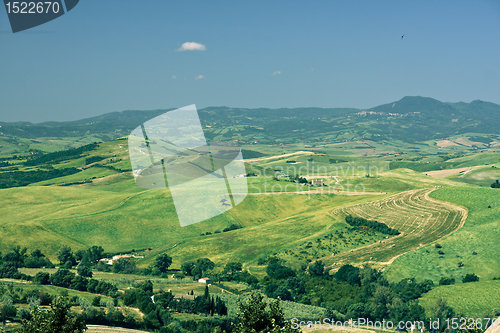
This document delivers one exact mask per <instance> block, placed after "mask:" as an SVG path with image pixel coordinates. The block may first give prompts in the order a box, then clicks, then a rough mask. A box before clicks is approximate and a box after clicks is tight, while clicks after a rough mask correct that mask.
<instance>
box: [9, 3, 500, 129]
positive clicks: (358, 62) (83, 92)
mask: <svg viewBox="0 0 500 333" xmlns="http://www.w3.org/2000/svg"><path fill="white" fill-rule="evenodd" d="M403 34H404V38H403V39H401V35H403ZM187 42H195V43H198V44H200V45H203V46H204V50H186V51H179V49H180V48H181V47H182V45H183V44H184V43H187ZM202 48H203V47H202ZM407 95H420V96H428V97H433V98H436V99H439V100H441V101H447V102H458V101H464V102H470V101H472V100H475V99H481V100H485V101H491V102H494V103H498V104H500V1H497V0H492V1H488V0H484V1H319V0H318V1H307V2H306V1H161V0H148V1H139V0H106V1H98V0H82V1H80V3H79V4H78V5H77V6H76V7H75V8H74V9H73V10H72V11H71V12H69V13H67V14H66V15H63V16H62V17H60V18H58V19H56V20H54V21H51V22H49V23H46V24H44V25H41V26H39V27H36V28H33V29H30V30H27V31H25V32H19V33H16V34H13V33H12V32H11V30H10V26H9V24H8V20H7V15H6V11H5V10H4V9H3V8H0V121H21V120H22V121H31V122H41V121H49V120H54V121H65V120H75V119H82V118H86V117H90V116H95V115H99V114H103V113H107V112H113V111H122V110H149V109H164V108H173V107H182V106H185V105H190V104H196V105H197V107H198V108H203V107H207V106H230V107H247V108H257V107H269V108H280V107H303V106H315V107H356V108H369V107H373V106H377V105H380V104H383V103H389V102H392V101H395V100H399V99H400V98H402V97H403V96H407Z"/></svg>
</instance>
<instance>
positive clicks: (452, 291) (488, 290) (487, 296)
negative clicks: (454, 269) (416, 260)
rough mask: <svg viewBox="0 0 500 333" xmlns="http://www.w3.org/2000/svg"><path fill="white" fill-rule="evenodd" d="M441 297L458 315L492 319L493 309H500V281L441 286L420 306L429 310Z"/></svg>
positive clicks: (427, 295) (421, 300) (425, 297)
mask: <svg viewBox="0 0 500 333" xmlns="http://www.w3.org/2000/svg"><path fill="white" fill-rule="evenodd" d="M459 295H460V296H459ZM465 295H466V296H465ZM439 297H440V298H442V299H446V300H447V302H448V305H450V306H451V307H452V308H453V309H454V310H455V311H456V312H457V313H458V314H462V315H464V316H466V317H474V318H481V317H483V318H484V317H487V318H488V317H490V318H491V315H492V312H493V309H500V281H479V282H473V283H459V284H456V285H451V286H439V287H436V288H435V289H433V290H432V291H430V292H429V293H427V294H425V295H424V296H423V297H422V298H421V299H420V304H421V305H422V306H423V307H425V308H426V309H429V308H430V307H431V306H432V305H433V304H435V303H436V299H437V298H439Z"/></svg>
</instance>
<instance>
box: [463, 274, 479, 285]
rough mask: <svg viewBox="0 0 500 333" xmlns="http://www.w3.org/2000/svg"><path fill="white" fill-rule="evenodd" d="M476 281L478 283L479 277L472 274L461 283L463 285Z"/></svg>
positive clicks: (466, 276)
mask: <svg viewBox="0 0 500 333" xmlns="http://www.w3.org/2000/svg"><path fill="white" fill-rule="evenodd" d="M476 281H479V277H478V276H477V275H476V274H474V273H472V274H467V275H465V276H464V278H463V279H462V282H463V283H468V282H476Z"/></svg>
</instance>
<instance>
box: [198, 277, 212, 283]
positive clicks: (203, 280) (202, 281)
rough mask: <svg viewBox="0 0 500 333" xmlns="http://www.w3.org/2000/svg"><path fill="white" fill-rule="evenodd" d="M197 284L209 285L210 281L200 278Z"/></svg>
mask: <svg viewBox="0 0 500 333" xmlns="http://www.w3.org/2000/svg"><path fill="white" fill-rule="evenodd" d="M198 282H199V283H210V279H209V278H201V279H199V280H198Z"/></svg>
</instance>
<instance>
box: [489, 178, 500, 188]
mask: <svg viewBox="0 0 500 333" xmlns="http://www.w3.org/2000/svg"><path fill="white" fill-rule="evenodd" d="M491 188H500V183H499V182H498V179H497V180H496V181H495V182H494V183H493V184H491Z"/></svg>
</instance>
